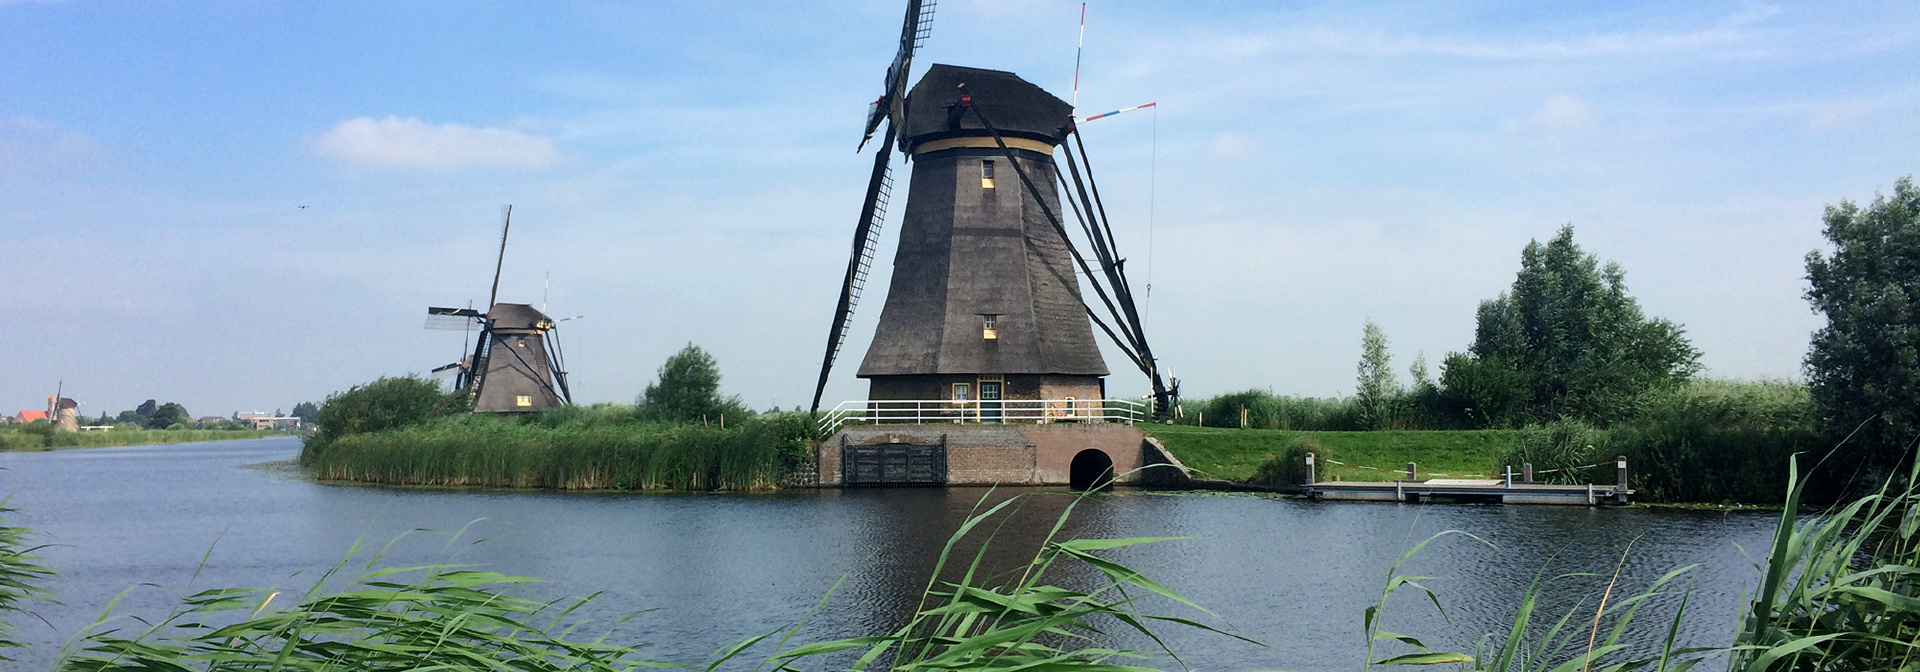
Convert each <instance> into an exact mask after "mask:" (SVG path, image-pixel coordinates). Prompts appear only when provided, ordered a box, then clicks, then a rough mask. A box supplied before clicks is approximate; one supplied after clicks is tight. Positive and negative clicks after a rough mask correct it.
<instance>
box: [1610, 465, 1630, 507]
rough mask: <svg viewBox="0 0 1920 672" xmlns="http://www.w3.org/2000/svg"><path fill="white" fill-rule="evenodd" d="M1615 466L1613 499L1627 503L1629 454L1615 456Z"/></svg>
mask: <svg viewBox="0 0 1920 672" xmlns="http://www.w3.org/2000/svg"><path fill="white" fill-rule="evenodd" d="M1613 467H1614V477H1615V479H1616V480H1615V481H1614V482H1613V501H1615V502H1617V503H1620V504H1625V503H1627V456H1625V455H1621V456H1619V457H1616V458H1614V463H1613Z"/></svg>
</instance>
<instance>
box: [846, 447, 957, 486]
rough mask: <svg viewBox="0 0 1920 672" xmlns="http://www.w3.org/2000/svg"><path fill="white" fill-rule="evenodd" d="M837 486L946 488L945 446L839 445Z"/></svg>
mask: <svg viewBox="0 0 1920 672" xmlns="http://www.w3.org/2000/svg"><path fill="white" fill-rule="evenodd" d="M840 483H841V485H842V486H844V487H849V488H858V487H876V486H891V487H898V486H930V485H946V484H947V447H946V446H916V445H911V444H905V443H882V444H876V445H871V446H841V448H840Z"/></svg>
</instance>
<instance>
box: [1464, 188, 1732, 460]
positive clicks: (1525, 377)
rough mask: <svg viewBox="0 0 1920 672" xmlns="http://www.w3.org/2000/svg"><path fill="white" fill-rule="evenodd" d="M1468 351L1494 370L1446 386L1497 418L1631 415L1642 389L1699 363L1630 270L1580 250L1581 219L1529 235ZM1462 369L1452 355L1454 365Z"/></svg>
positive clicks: (1666, 385) (1486, 306)
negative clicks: (1509, 281)
mask: <svg viewBox="0 0 1920 672" xmlns="http://www.w3.org/2000/svg"><path fill="white" fill-rule="evenodd" d="M1469 356H1470V357H1472V358H1473V359H1475V360H1479V361H1480V362H1481V363H1482V364H1483V366H1484V367H1486V369H1495V370H1485V369H1481V368H1480V367H1473V368H1468V369H1464V370H1460V371H1458V372H1457V373H1455V376H1456V379H1455V382H1458V383H1461V384H1462V387H1461V388H1460V389H1457V390H1456V389H1454V388H1452V387H1448V388H1447V392H1448V393H1449V394H1450V395H1453V396H1454V397H1455V398H1456V401H1455V402H1454V406H1456V407H1459V408H1461V409H1465V408H1473V409H1476V413H1475V414H1474V415H1475V416H1476V417H1483V418H1486V419H1487V420H1488V421H1489V423H1490V424H1496V425H1497V424H1501V423H1504V422H1512V421H1515V420H1524V421H1528V422H1545V421H1550V420H1554V419H1557V418H1560V417H1573V418H1580V419H1583V420H1587V421H1589V422H1594V423H1599V424H1607V423H1611V422H1614V421H1617V420H1622V419H1625V418H1626V417H1627V416H1628V415H1629V414H1630V413H1631V411H1632V405H1633V401H1634V400H1635V399H1636V398H1638V397H1639V396H1640V395H1642V394H1644V393H1646V392H1647V391H1649V390H1656V389H1670V388H1672V387H1675V386H1678V385H1679V384H1680V383H1683V382H1686V380H1687V379H1688V378H1690V377H1692V376H1693V374H1694V373H1695V372H1696V371H1698V370H1699V367H1700V364H1699V359H1700V353H1699V351H1697V350H1695V349H1694V348H1693V346H1692V344H1690V343H1689V342H1688V341H1687V338H1686V336H1685V334H1684V332H1683V331H1682V330H1681V328H1680V326H1679V325H1677V324H1674V323H1672V322H1669V321H1667V320H1664V319H1648V318H1647V317H1645V315H1643V314H1642V313H1641V311H1640V305H1639V303H1638V302H1636V301H1635V300H1634V299H1633V297H1631V296H1628V295H1627V291H1626V274H1625V271H1623V270H1621V268H1620V266H1619V265H1618V264H1613V263H1609V264H1607V265H1606V266H1604V267H1601V266H1600V265H1599V261H1598V260H1597V259H1596V258H1595V257H1594V256H1593V255H1591V254H1587V253H1585V252H1583V251H1581V249H1580V247H1579V246H1578V245H1576V244H1574V242H1573V227H1572V226H1564V227H1561V229H1560V232H1559V233H1558V234H1557V235H1555V236H1554V237H1553V239H1552V240H1549V241H1548V242H1547V243H1546V244H1545V245H1542V244H1540V243H1539V242H1538V241H1533V242H1529V243H1528V244H1527V247H1526V249H1525V250H1523V251H1522V252H1521V255H1520V273H1519V275H1518V276H1517V277H1516V278H1515V279H1514V282H1513V288H1512V291H1511V292H1509V293H1503V294H1501V295H1500V296H1499V297H1497V298H1495V299H1492V300H1489V301H1483V302H1481V304H1480V308H1479V309H1478V313H1477V316H1476V325H1475V329H1474V342H1473V346H1472V347H1471V348H1470V349H1469ZM1457 367H1459V365H1458V364H1457V363H1456V362H1454V361H1453V358H1452V357H1449V359H1448V366H1447V367H1446V368H1447V370H1448V371H1454V370H1455V369H1456V368H1457ZM1500 368H1505V369H1506V370H1507V371H1505V372H1499V371H1496V370H1497V369H1500ZM1442 375H1443V384H1444V382H1446V378H1445V376H1446V374H1445V373H1443V374H1442ZM1521 383H1524V385H1525V388H1524V389H1525V390H1526V394H1525V395H1524V396H1520V395H1518V394H1517V392H1518V389H1516V387H1515V386H1516V385H1517V384H1521ZM1515 397H1518V400H1517V405H1518V406H1519V409H1518V410H1517V412H1515V411H1514V410H1512V409H1511V406H1512V405H1515V404H1516V400H1515ZM1495 411H1500V413H1495ZM1514 416H1517V417H1514Z"/></svg>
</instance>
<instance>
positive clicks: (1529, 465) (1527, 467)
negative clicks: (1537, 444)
mask: <svg viewBox="0 0 1920 672" xmlns="http://www.w3.org/2000/svg"><path fill="white" fill-rule="evenodd" d="M1520 468H1521V469H1524V470H1526V472H1527V477H1526V478H1524V479H1521V480H1522V481H1524V482H1527V483H1532V482H1533V463H1532V462H1528V463H1526V464H1522V465H1520Z"/></svg>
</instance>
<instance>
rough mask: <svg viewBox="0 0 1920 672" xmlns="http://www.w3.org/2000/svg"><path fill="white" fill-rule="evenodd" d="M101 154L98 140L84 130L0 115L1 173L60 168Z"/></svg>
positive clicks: (91, 160) (81, 163) (79, 164)
mask: <svg viewBox="0 0 1920 672" xmlns="http://www.w3.org/2000/svg"><path fill="white" fill-rule="evenodd" d="M104 156H105V152H103V151H102V150H101V149H100V143H99V141H97V140H94V138H93V136H91V135H88V134H86V133H83V132H80V131H75V130H68V129H62V128H60V127H59V126H57V125H56V124H54V123H52V122H48V121H45V120H42V119H39V118H35V117H30V116H15V117H0V174H4V173H8V172H14V171H19V172H22V173H26V174H46V173H55V172H62V171H65V170H70V169H74V168H79V167H83V166H86V165H89V164H93V163H95V162H97V161H99V160H100V159H102V158H103V157H104Z"/></svg>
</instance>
